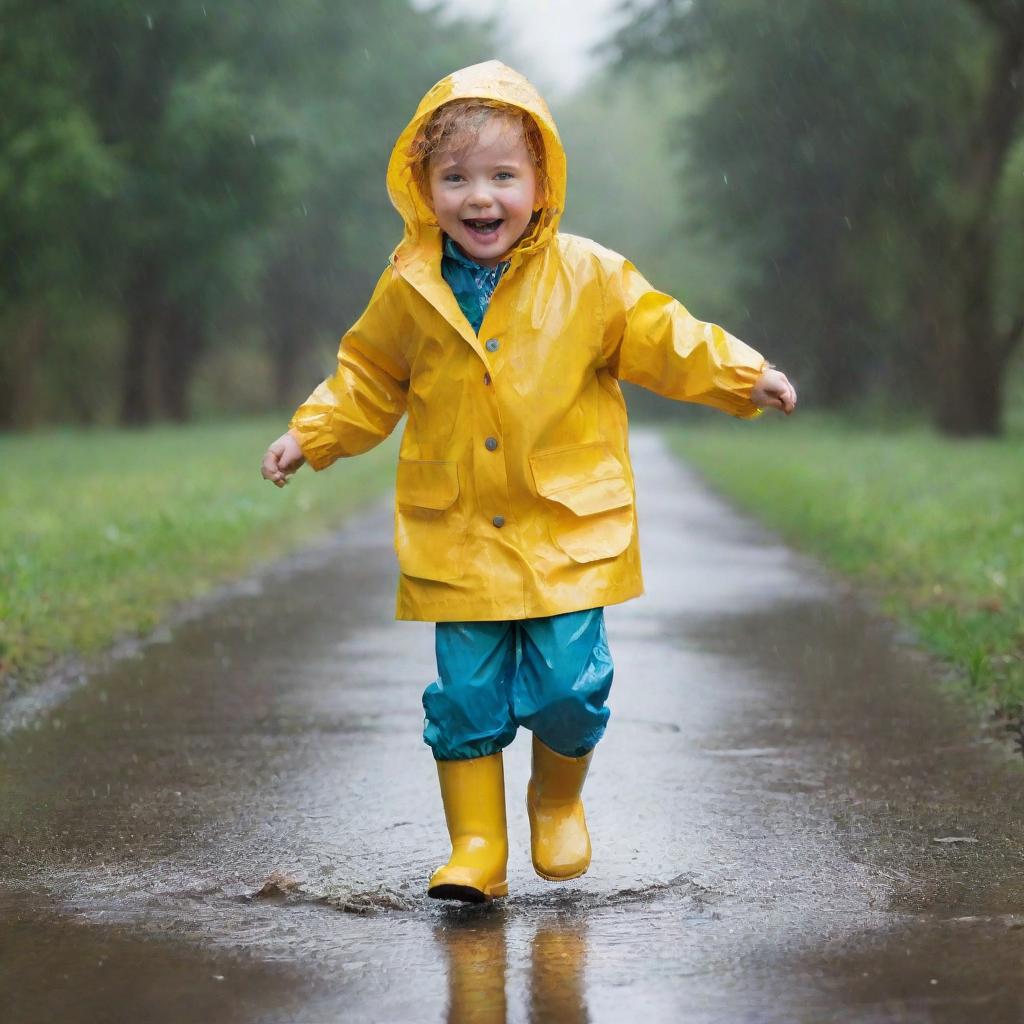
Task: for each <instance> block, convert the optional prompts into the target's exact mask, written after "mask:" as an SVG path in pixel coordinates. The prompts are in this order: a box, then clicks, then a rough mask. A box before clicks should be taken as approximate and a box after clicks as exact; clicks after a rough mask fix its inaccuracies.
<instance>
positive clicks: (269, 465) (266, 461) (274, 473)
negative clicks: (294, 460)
mask: <svg viewBox="0 0 1024 1024" xmlns="http://www.w3.org/2000/svg"><path fill="white" fill-rule="evenodd" d="M280 455H281V453H280V451H279V450H278V449H277V448H276V445H271V446H270V447H269V448H268V449H267V453H266V455H264V456H263V464H262V465H261V466H260V473H261V474H262V475H263V479H264V480H269V481H270V482H271V483H272V484H273V485H274V486H275V487H284V486H285V485H286V484H287V483H288V478H287V476H286V475H285V474H284V472H283V471H282V469H281V464H280Z"/></svg>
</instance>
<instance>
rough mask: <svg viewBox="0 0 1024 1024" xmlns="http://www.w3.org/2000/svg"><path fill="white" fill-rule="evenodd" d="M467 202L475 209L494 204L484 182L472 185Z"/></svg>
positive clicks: (484, 208)
mask: <svg viewBox="0 0 1024 1024" xmlns="http://www.w3.org/2000/svg"><path fill="white" fill-rule="evenodd" d="M468 202H469V205H470V206H471V207H473V208H474V209H475V210H486V209H489V208H490V207H491V206H493V205H494V197H493V196H492V195H491V192H490V189H488V188H487V187H486V186H485V185H484V184H482V183H478V184H476V185H474V186H473V191H472V193H471V194H470V196H469V200H468Z"/></svg>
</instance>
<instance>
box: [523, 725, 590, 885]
mask: <svg viewBox="0 0 1024 1024" xmlns="http://www.w3.org/2000/svg"><path fill="white" fill-rule="evenodd" d="M593 753H594V752H593V750H589V751H587V753H586V754H584V755H583V756H582V757H563V756H562V755H561V754H557V753H555V751H553V750H552V749H551V748H550V747H547V746H545V745H544V744H543V743H541V741H540V740H539V739H537V737H536V736H534V737H533V774H532V776H531V778H530V785H529V788H528V789H527V791H526V810H527V812H528V813H529V815H530V849H531V852H532V854H533V866H534V869H535V870H536V872H537V874H538V875H540V877H541V878H546V879H547V880H548V881H549V882H562V881H564V880H565V879H567V878H578V877H579V876H580V875H582V874H584V873H585V872H586V870H587V868H589V867H590V833H589V832H588V831H587V819H586V816H585V815H584V813H583V801H582V800H581V799H580V792H581V791H582V789H583V782H584V780H585V779H586V777H587V770H588V769H589V768H590V759H591V757H592V756H593Z"/></svg>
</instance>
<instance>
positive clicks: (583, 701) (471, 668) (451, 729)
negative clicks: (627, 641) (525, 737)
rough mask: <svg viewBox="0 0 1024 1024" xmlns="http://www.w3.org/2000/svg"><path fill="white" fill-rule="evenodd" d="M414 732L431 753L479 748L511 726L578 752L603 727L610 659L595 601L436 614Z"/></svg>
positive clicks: (451, 754) (499, 745) (492, 746)
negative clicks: (548, 610) (571, 608)
mask: <svg viewBox="0 0 1024 1024" xmlns="http://www.w3.org/2000/svg"><path fill="white" fill-rule="evenodd" d="M435 648H436V651H437V673H438V678H437V679H436V680H434V682H432V683H431V684H430V685H429V686H428V687H427V688H426V690H425V691H424V693H423V710H424V713H425V714H426V721H425V724H424V729H423V739H424V740H425V741H426V743H427V744H428V745H429V746H430V747H431V749H432V750H433V752H434V757H435V758H436V759H437V760H438V761H458V760H463V759H466V758H472V757H486V756H487V755H489V754H495V753H497V752H498V751H499V750H501V749H503V748H504V747H506V746H508V744H509V743H511V742H512V740H513V739H514V738H515V735H516V730H517V729H518V727H519V726H520V725H523V726H526V728H527V729H532V730H533V732H534V733H535V735H536V736H537V738H538V739H539V740H540V741H541V742H542V743H544V744H546V745H547V746H548V747H550V748H551V749H552V750H554V751H555V752H556V753H559V754H563V755H564V756H566V757H580V756H582V755H583V754H585V753H586V752H587V751H588V750H590V749H591V748H592V747H594V746H596V745H597V741H598V740H599V739H600V738H601V736H602V735H603V734H604V730H605V726H606V725H607V723H608V716H609V714H610V712H609V710H608V708H606V707H605V701H606V700H607V698H608V691H609V690H610V689H611V685H612V671H613V666H612V659H611V655H610V654H609V652H608V638H607V636H606V634H605V628H604V609H603V608H591V609H589V610H587V611H581V612H568V613H567V614H565V615H550V616H546V617H544V618H539V619H519V620H513V621H506V622H439V623H437V631H436V634H435Z"/></svg>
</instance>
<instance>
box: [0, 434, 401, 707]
mask: <svg viewBox="0 0 1024 1024" xmlns="http://www.w3.org/2000/svg"><path fill="white" fill-rule="evenodd" d="M285 422H286V421H285V420H283V419H281V418H277V417H275V418H270V417H266V418H261V419H248V420H243V421H232V422H228V423H217V424H204V425H194V426H191V425H190V426H183V427H159V428H153V429H148V430H144V431H135V432H126V431H119V430H109V429H103V430H90V431H77V432H72V431H66V432H64V431H61V432H53V433H45V434H28V435H10V436H6V437H4V436H0V460H2V465H3V467H4V474H5V477H6V482H5V484H4V485H3V487H2V488H0V680H2V681H3V683H4V684H5V688H6V690H7V692H14V691H15V690H18V689H22V688H24V687H25V686H27V685H29V684H30V683H31V682H32V681H34V680H36V679H38V678H39V677H40V676H41V675H42V674H43V673H44V672H45V671H46V669H47V667H48V666H50V665H51V664H52V663H53V662H54V661H55V660H56V659H58V658H60V657H61V656H62V655H66V654H69V653H71V652H77V653H83V654H89V653H91V652H95V651H98V650H101V649H103V648H104V647H106V646H108V645H109V644H110V643H111V641H112V640H114V639H115V638H117V637H120V636H124V635H134V634H139V633H141V632H145V631H147V630H149V629H150V628H151V627H153V626H154V625H155V624H156V623H157V622H159V621H160V620H161V619H162V618H163V617H164V616H165V615H166V614H167V612H168V611H169V610H170V608H171V607H172V606H173V605H175V604H176V603H178V602H181V601H185V600H187V599H189V598H193V597H196V596H198V595H200V594H202V593H204V592H206V591H208V590H210V589H211V588H212V587H214V586H216V585H217V584H219V583H222V582H224V581H226V580H228V579H231V578H235V577H238V576H239V575H241V574H244V573H245V572H246V571H247V570H249V569H250V568H252V567H253V566H254V565H256V564H258V563H260V562H264V561H267V560H269V559H271V558H274V557H278V556H281V555H283V554H285V553H287V552H288V551H291V550H294V549H296V548H298V547H300V546H302V545H305V544H308V543H309V542H310V541H311V540H312V539H313V538H315V537H316V536H317V535H319V534H323V533H325V532H326V531H327V530H329V529H330V528H331V527H334V526H336V525H337V524H338V523H339V522H340V520H341V519H342V518H343V517H344V515H345V513H346V512H348V511H350V510H351V509H352V508H354V507H355V506H356V505H358V504H359V503H360V502H361V501H364V500H365V499H366V498H368V497H370V496H371V495H375V494H378V493H382V492H383V491H385V490H386V489H387V487H388V486H389V485H390V483H391V481H392V480H393V477H394V470H393V465H394V459H395V453H394V445H393V443H389V444H386V445H383V446H381V447H380V448H378V449H375V450H374V451H373V452H371V453H369V454H367V455H364V456H362V457H361V458H358V459H353V460H349V461H345V462H342V463H339V464H337V465H335V466H334V467H332V468H331V470H329V471H328V472H326V473H319V474H313V473H312V472H311V471H310V470H309V469H308V468H304V469H302V470H301V472H300V474H299V476H298V477H297V478H296V479H295V480H293V481H292V483H291V484H290V485H289V486H288V487H286V488H284V489H283V490H278V489H277V488H275V487H273V486H271V485H270V484H269V483H267V482H266V481H265V480H263V479H262V478H261V477H260V475H259V463H260V460H261V458H262V455H263V452H264V450H265V449H266V447H267V445H268V444H269V443H270V441H272V440H273V439H274V438H275V437H277V436H278V435H279V434H280V433H281V432H282V431H283V430H284V426H285ZM0 694H2V690H0Z"/></svg>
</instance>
